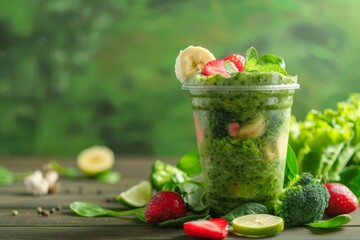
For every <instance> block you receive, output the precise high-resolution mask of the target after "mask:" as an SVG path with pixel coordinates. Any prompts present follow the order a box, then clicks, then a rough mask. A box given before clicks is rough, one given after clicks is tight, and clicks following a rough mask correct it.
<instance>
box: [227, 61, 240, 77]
mask: <svg viewBox="0 0 360 240" xmlns="http://www.w3.org/2000/svg"><path fill="white" fill-rule="evenodd" d="M224 66H225V70H226V71H227V73H228V74H230V75H234V74H236V73H238V72H239V71H238V70H237V68H236V67H235V65H234V64H233V63H232V62H230V61H229V60H227V61H225V63H224Z"/></svg>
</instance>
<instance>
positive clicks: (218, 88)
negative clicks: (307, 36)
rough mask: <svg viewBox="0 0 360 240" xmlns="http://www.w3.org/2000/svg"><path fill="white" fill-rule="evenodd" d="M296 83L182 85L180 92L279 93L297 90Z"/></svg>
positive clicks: (298, 86) (297, 85)
mask: <svg viewBox="0 0 360 240" xmlns="http://www.w3.org/2000/svg"><path fill="white" fill-rule="evenodd" d="M299 88H300V85H299V84H298V83H292V84H278V85H238V86H236V85H232V86H217V85H208V86H189V85H183V86H182V90H190V91H191V90H195V91H280V90H295V89H299Z"/></svg>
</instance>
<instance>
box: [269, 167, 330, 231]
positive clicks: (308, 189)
mask: <svg viewBox="0 0 360 240" xmlns="http://www.w3.org/2000/svg"><path fill="white" fill-rule="evenodd" d="M329 198H330V194H329V192H328V190H327V189H326V187H325V186H324V185H323V184H322V183H320V182H319V181H318V180H316V179H314V178H313V176H312V174H311V173H303V174H302V175H301V176H300V175H297V176H296V177H295V178H294V179H293V180H292V181H291V182H290V185H289V187H287V188H285V189H283V191H282V192H281V194H280V196H279V198H278V201H277V202H276V203H275V206H274V210H275V215H277V216H279V217H281V218H283V219H284V222H285V226H286V227H293V226H300V225H302V224H304V223H310V222H316V221H318V220H320V219H321V218H322V217H323V214H324V211H325V208H326V207H327V206H328V203H329Z"/></svg>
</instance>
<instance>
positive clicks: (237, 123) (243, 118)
mask: <svg viewBox="0 0 360 240" xmlns="http://www.w3.org/2000/svg"><path fill="white" fill-rule="evenodd" d="M198 82H199V81H192V80H189V83H188V84H185V85H183V89H184V90H187V91H188V92H189V95H190V98H191V105H192V110H193V116H194V123H195V130H196V137H197V143H198V149H199V154H200V159H201V163H202V169H203V179H204V184H205V188H206V191H207V193H208V196H209V200H210V204H211V208H212V210H213V211H214V213H216V214H217V215H220V216H221V215H223V214H226V213H228V212H229V211H231V210H232V209H234V208H236V207H238V206H240V205H241V204H243V203H247V202H258V203H262V204H264V205H265V206H267V207H268V209H269V211H272V209H273V203H274V200H275V199H276V198H277V196H278V194H279V193H280V192H281V190H282V189H283V182H284V174H285V164H286V153H287V145H288V135H289V125H290V118H291V106H292V104H293V95H294V93H295V89H297V88H299V85H298V84H297V83H296V82H297V77H296V76H295V77H288V76H284V75H281V74H278V73H243V74H237V75H236V77H234V78H230V79H226V78H222V77H219V76H217V77H212V78H209V79H208V80H204V82H203V83H202V84H205V85H199V84H198V85H196V83H198ZM194 83H195V84H194Z"/></svg>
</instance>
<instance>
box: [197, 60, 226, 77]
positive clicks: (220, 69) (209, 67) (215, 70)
mask: <svg viewBox="0 0 360 240" xmlns="http://www.w3.org/2000/svg"><path fill="white" fill-rule="evenodd" d="M201 74H203V75H205V76H211V75H214V74H221V75H224V76H225V77H230V74H229V73H228V72H227V71H226V68H225V60H223V59H216V60H212V61H210V62H208V63H207V64H206V65H205V66H204V67H203V69H202V70H201Z"/></svg>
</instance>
